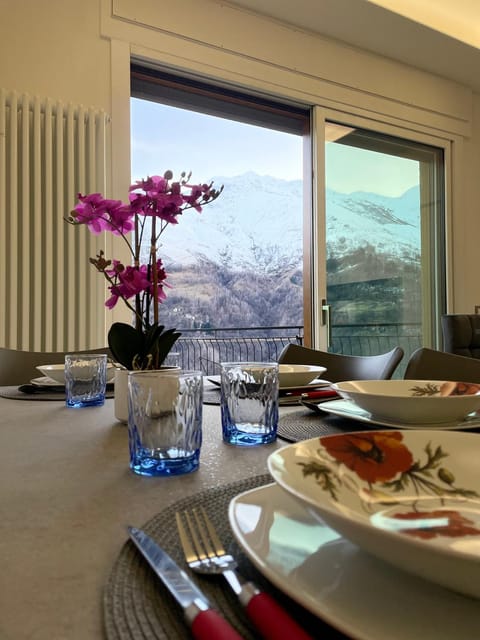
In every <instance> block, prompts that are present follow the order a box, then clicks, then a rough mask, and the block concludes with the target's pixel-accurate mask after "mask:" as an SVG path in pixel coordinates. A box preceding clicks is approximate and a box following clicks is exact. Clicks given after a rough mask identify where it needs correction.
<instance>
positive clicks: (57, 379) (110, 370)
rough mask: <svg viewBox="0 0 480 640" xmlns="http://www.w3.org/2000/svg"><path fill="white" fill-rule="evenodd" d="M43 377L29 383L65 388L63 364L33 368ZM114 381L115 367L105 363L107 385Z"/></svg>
mask: <svg viewBox="0 0 480 640" xmlns="http://www.w3.org/2000/svg"><path fill="white" fill-rule="evenodd" d="M35 368H36V369H38V370H39V371H40V372H41V373H43V376H42V377H40V378H34V379H33V380H31V381H30V382H31V383H32V384H34V385H38V386H43V387H59V386H61V387H64V386H65V364H42V365H38V366H37V367H35ZM114 379H115V367H114V365H113V364H112V363H110V362H109V363H107V384H109V383H112V382H113V381H114Z"/></svg>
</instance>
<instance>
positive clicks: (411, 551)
mask: <svg viewBox="0 0 480 640" xmlns="http://www.w3.org/2000/svg"><path fill="white" fill-rule="evenodd" d="M478 442H479V436H478V434H474V433H465V432H458V431H435V430H422V429H418V430H393V429H392V430H388V431H387V430H385V431H374V430H370V431H358V432H352V433H345V434H340V435H330V436H323V437H320V438H313V439H311V440H305V441H303V442H297V443H295V444H292V445H289V446H287V447H284V448H283V449H279V450H277V451H275V452H273V453H272V454H270V456H269V458H268V468H269V471H270V473H271V474H272V476H273V478H274V480H275V481H276V482H277V483H278V484H279V485H280V486H281V487H282V488H283V489H285V490H286V491H287V492H288V493H290V494H291V495H292V496H295V497H296V498H297V499H299V500H300V501H301V502H302V503H303V504H306V505H307V506H308V508H309V510H310V512H311V513H312V514H313V515H314V516H315V517H316V518H318V519H319V520H321V521H322V522H325V523H327V524H328V525H329V526H330V527H332V528H333V529H335V530H336V531H337V532H338V533H340V534H341V535H343V536H344V537H346V538H347V539H349V540H351V541H352V542H354V543H355V544H357V545H358V546H359V547H361V548H363V549H365V550H366V551H368V552H369V553H371V554H373V555H375V556H378V557H380V558H382V559H383V560H385V561H386V562H389V563H391V564H392V565H395V566H397V567H399V568H401V569H403V570H404V571H407V572H410V573H413V574H416V575H419V576H421V577H423V578H426V579H427V580H430V581H432V582H436V583H438V584H440V585H443V586H444V587H448V588H450V589H453V590H454V591H458V592H460V593H464V594H467V595H470V596H473V597H475V598H480V465H479V464H478ZM392 578H393V576H392ZM367 582H368V577H367Z"/></svg>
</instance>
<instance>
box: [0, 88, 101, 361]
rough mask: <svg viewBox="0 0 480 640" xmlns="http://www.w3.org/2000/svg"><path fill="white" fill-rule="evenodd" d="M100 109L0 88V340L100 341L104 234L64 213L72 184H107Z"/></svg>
mask: <svg viewBox="0 0 480 640" xmlns="http://www.w3.org/2000/svg"><path fill="white" fill-rule="evenodd" d="M108 122H109V118H108V116H107V115H106V114H105V112H103V111H99V110H94V109H86V108H84V107H82V106H73V105H67V104H63V103H61V102H54V101H53V100H51V99H42V98H38V97H30V96H28V95H17V94H16V93H14V92H8V91H6V90H1V91H0V305H1V308H2V309H3V313H2V315H1V316H0V346H4V347H9V348H11V349H25V350H35V351H64V350H74V349H82V348H87V347H96V346H103V344H105V311H104V300H105V286H104V281H103V277H101V276H100V274H98V273H97V272H96V271H95V269H94V268H93V267H92V265H90V264H89V261H88V259H89V257H90V256H95V255H96V254H97V253H98V251H99V249H101V248H104V247H103V243H104V242H105V240H104V238H103V236H93V235H92V234H90V233H89V232H88V230H87V229H86V228H84V227H72V226H71V225H69V224H67V223H66V222H65V221H64V218H66V217H68V215H69V214H70V211H71V210H72V208H73V207H74V205H75V204H76V201H77V193H78V192H81V193H82V194H85V193H91V192H97V191H99V192H102V193H105V192H106V150H107V143H106V137H107V129H108Z"/></svg>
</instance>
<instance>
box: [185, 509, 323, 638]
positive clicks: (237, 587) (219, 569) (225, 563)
mask: <svg viewBox="0 0 480 640" xmlns="http://www.w3.org/2000/svg"><path fill="white" fill-rule="evenodd" d="M175 517H176V521H177V529H178V533H179V536H180V542H181V544H182V547H183V552H184V554H185V559H186V561H187V564H188V566H189V567H190V568H191V569H192V570H193V571H196V572H197V573H203V574H210V575H211V574H221V575H223V576H224V577H225V578H226V580H227V582H228V584H229V585H230V587H231V588H232V590H233V591H234V593H235V594H236V595H237V597H238V599H239V601H240V603H241V604H242V605H243V606H244V607H245V610H246V612H247V615H248V617H249V618H250V620H251V621H252V622H253V624H254V625H255V626H256V628H257V629H258V630H259V631H260V633H261V634H262V636H263V637H264V638H266V640H280V639H283V638H288V639H289V640H311V636H309V635H308V634H307V633H306V631H304V629H302V627H300V625H299V624H298V623H297V622H296V621H295V620H294V619H293V618H292V617H291V616H289V615H288V613H287V612H286V611H285V610H284V609H282V607H281V606H280V605H279V604H278V603H277V602H276V601H275V600H274V599H273V598H272V597H271V596H270V595H269V594H268V593H265V592H262V591H260V590H259V589H258V587H257V586H256V585H255V584H254V583H253V582H245V581H244V580H243V579H242V578H241V577H240V576H239V574H238V573H237V572H236V571H235V569H236V567H237V562H236V560H235V558H233V556H231V555H230V554H228V553H227V552H226V551H225V549H224V548H223V545H222V543H221V541H220V539H219V537H218V535H217V532H216V530H215V527H214V526H213V524H212V522H211V520H210V519H209V517H208V515H207V513H206V511H205V509H204V508H203V507H198V508H193V509H192V510H191V512H188V511H184V512H183V518H182V515H181V514H180V513H178V512H177V513H176V514H175ZM184 522H185V524H184Z"/></svg>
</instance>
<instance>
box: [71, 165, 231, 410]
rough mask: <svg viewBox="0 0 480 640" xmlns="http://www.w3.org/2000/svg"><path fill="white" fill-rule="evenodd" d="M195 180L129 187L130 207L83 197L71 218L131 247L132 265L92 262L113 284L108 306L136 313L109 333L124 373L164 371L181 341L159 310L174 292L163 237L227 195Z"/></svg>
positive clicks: (157, 180) (149, 181)
mask: <svg viewBox="0 0 480 640" xmlns="http://www.w3.org/2000/svg"><path fill="white" fill-rule="evenodd" d="M190 178H191V173H189V174H188V175H187V174H186V173H182V174H181V177H180V180H177V181H175V180H173V174H172V172H171V171H166V172H165V173H164V175H163V176H151V177H148V178H146V179H144V180H139V181H137V182H136V183H135V184H132V185H131V186H130V188H129V198H128V202H127V203H124V202H122V201H120V200H111V199H108V198H104V197H103V196H102V195H101V194H100V193H92V194H89V195H81V194H78V201H79V202H78V203H77V205H76V206H75V207H74V209H73V211H72V212H71V215H70V216H69V217H68V218H67V222H69V223H70V224H73V225H86V226H87V227H88V229H89V230H90V231H91V232H92V233H94V234H101V233H103V232H109V233H113V234H114V235H117V236H119V237H121V238H122V239H123V240H124V242H126V243H127V246H128V249H129V252H130V255H131V263H130V264H127V265H125V264H123V263H122V262H121V261H119V260H115V259H107V258H106V257H105V255H104V252H103V251H100V252H99V253H98V254H97V256H96V257H95V258H90V262H91V264H92V265H93V266H94V267H95V268H96V269H97V271H98V272H99V273H101V274H103V276H104V277H105V279H106V281H107V283H108V285H107V286H108V289H109V292H110V296H109V297H108V299H107V300H106V302H105V305H106V306H107V307H108V308H109V309H113V308H114V307H115V305H116V304H117V302H118V301H119V300H122V301H123V303H124V304H126V306H127V307H128V308H129V309H130V311H131V312H132V324H127V323H124V322H115V323H113V324H112V326H111V327H110V329H109V332H108V346H109V348H110V351H111V353H112V356H113V358H114V359H115V361H116V362H118V363H119V364H120V365H122V367H124V371H130V370H139V369H140V370H142V369H159V368H160V367H161V366H162V364H163V362H164V361H165V358H166V357H167V356H168V354H169V352H170V350H171V349H172V347H173V345H174V344H175V342H176V340H177V339H178V338H179V337H180V335H181V334H180V333H179V332H178V331H176V329H174V328H165V326H164V325H162V324H160V322H159V305H160V304H161V303H162V302H163V300H164V299H165V298H166V293H165V289H166V288H167V287H168V286H169V285H168V284H167V273H166V271H165V268H164V266H163V262H162V260H161V258H160V257H159V255H158V253H159V240H160V236H161V235H162V233H163V232H164V231H165V229H166V228H167V226H168V225H171V224H178V222H179V219H180V216H181V215H182V214H183V213H184V212H185V211H186V210H188V209H195V210H196V211H198V212H201V211H202V207H203V206H204V205H206V204H208V203H210V202H213V201H214V200H215V199H216V198H218V196H219V195H220V193H221V192H222V190H223V186H222V187H220V189H215V188H213V183H210V184H191V183H190ZM147 220H149V221H150V225H147ZM149 226H150V229H149V228H148V227H149ZM147 236H148V240H149V247H150V249H149V252H148V256H147V257H146V259H145V260H143V261H142V255H141V248H142V240H143V239H144V238H146V237H147ZM118 395H119V394H117V393H116V394H115V396H116V398H117V396H118ZM123 395H124V397H125V396H126V391H125V392H124V393H123ZM117 417H118V416H117Z"/></svg>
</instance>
